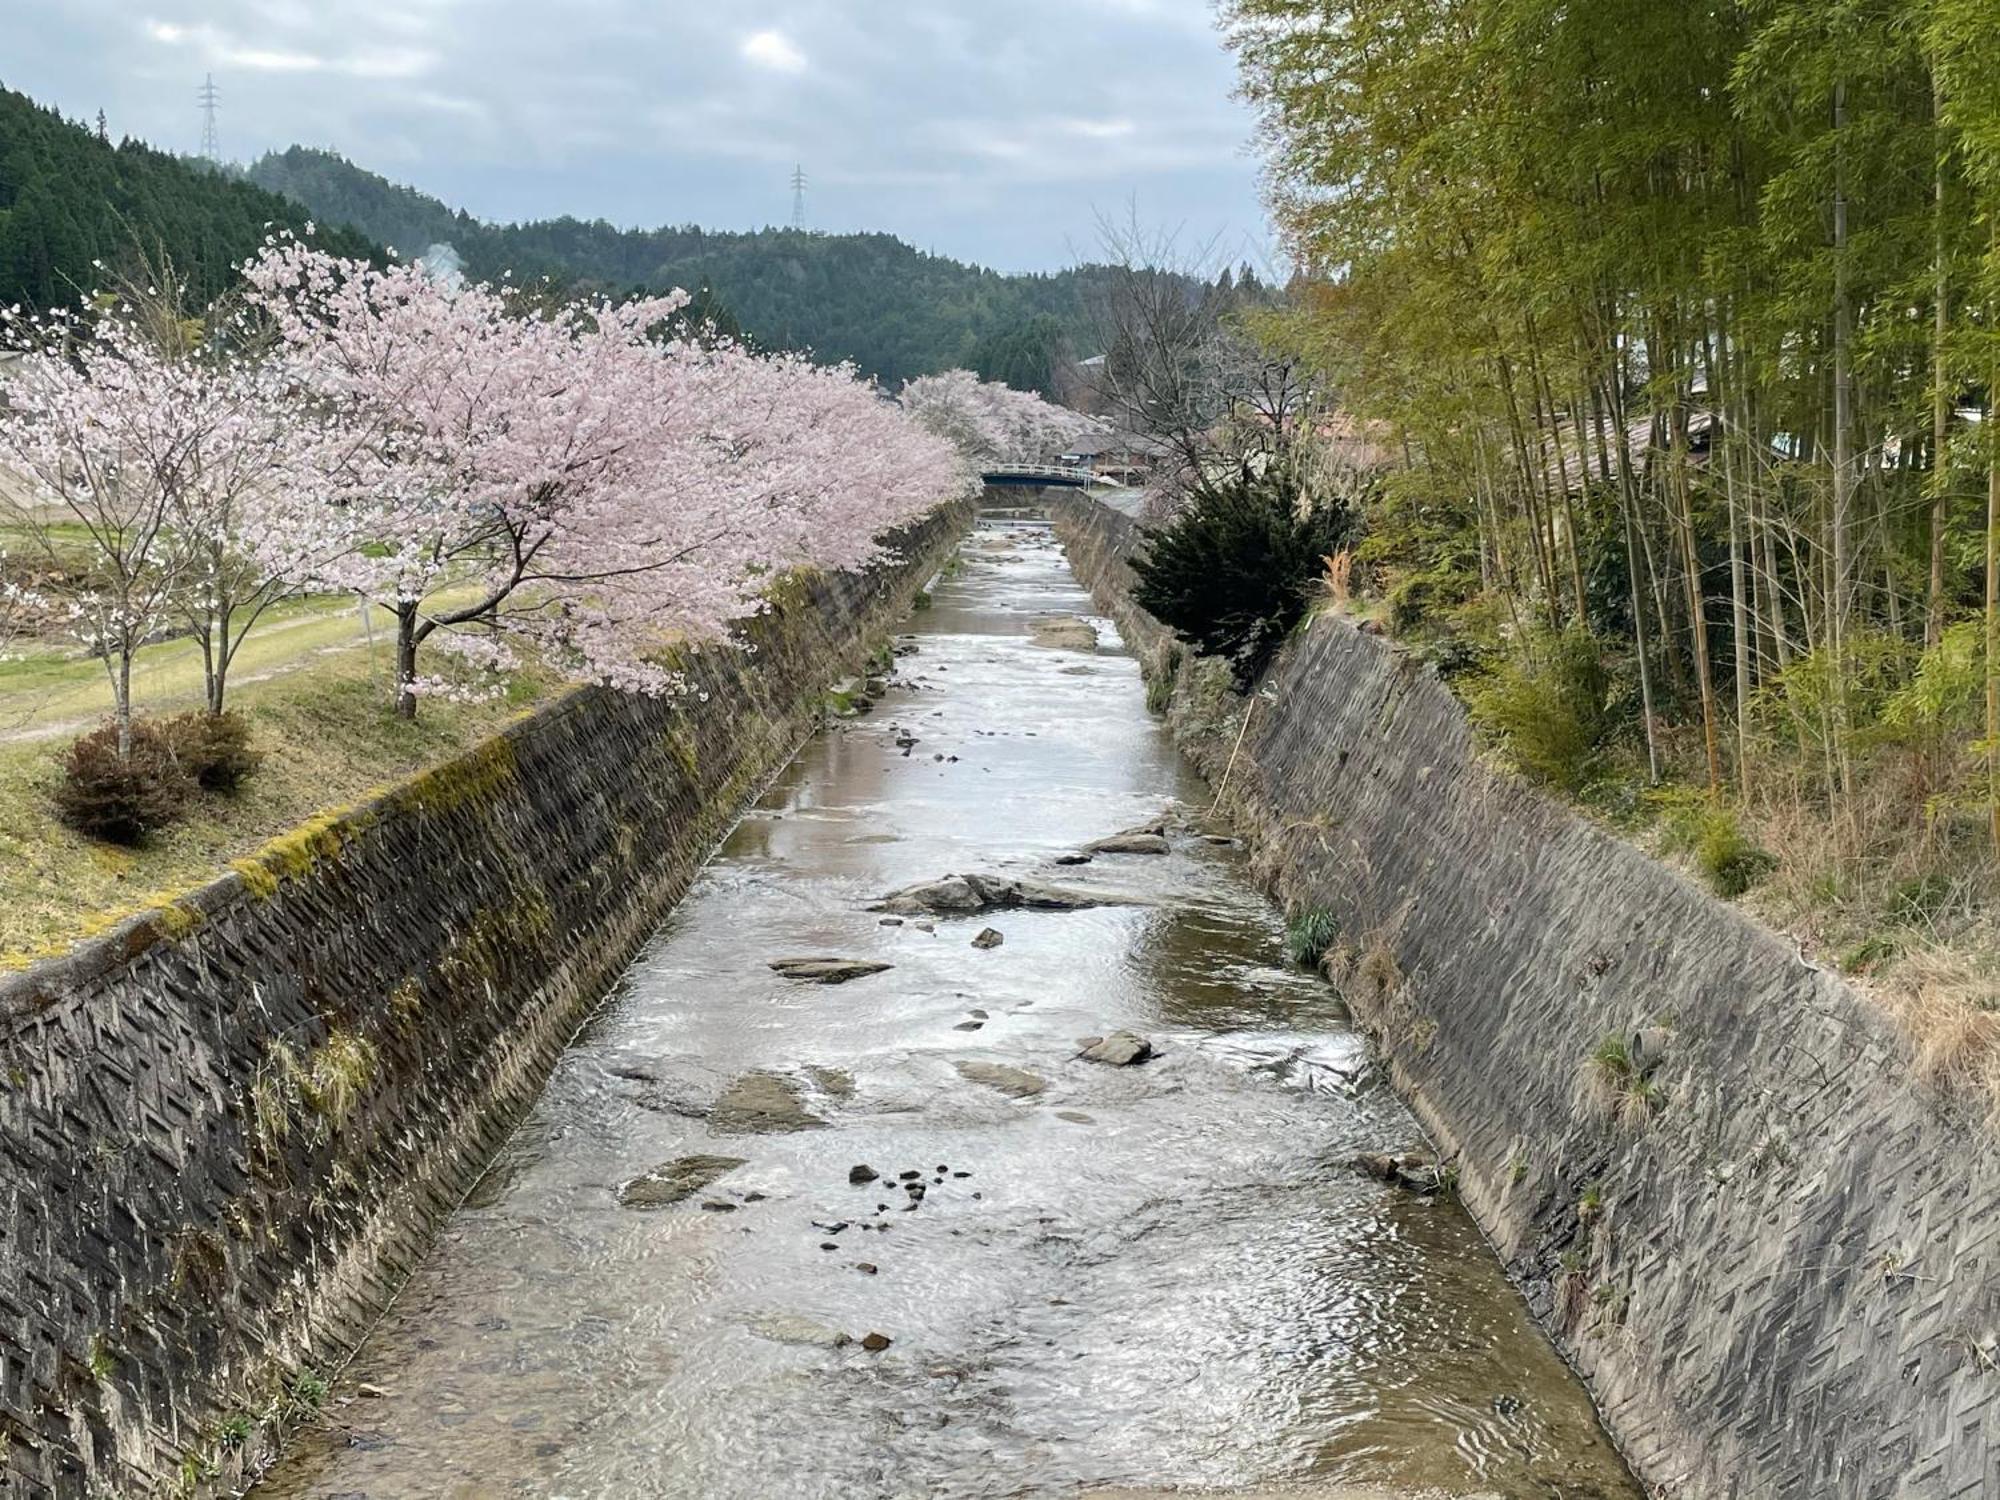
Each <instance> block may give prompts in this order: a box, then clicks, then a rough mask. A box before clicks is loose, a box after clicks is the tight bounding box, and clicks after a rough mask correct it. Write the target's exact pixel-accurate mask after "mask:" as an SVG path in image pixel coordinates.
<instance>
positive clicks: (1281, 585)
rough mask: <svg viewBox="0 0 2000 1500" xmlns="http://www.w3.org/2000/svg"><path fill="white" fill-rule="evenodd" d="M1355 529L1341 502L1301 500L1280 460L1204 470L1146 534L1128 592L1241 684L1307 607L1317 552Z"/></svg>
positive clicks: (1333, 548) (1319, 562)
mask: <svg viewBox="0 0 2000 1500" xmlns="http://www.w3.org/2000/svg"><path fill="white" fill-rule="evenodd" d="M1354 531H1355V520H1354V512H1353V511H1352V510H1351V509H1350V508H1349V507H1347V506H1346V505H1344V504H1343V505H1335V506H1320V507H1317V508H1306V507H1304V506H1303V505H1302V503H1301V500H1300V496H1299V490H1298V485H1297V482H1296V481H1295V479H1294V478H1293V476H1292V475H1291V474H1290V473H1289V472H1288V471H1287V470H1285V469H1284V468H1282V467H1279V468H1274V469H1273V470H1271V471H1270V472H1268V473H1264V474H1253V473H1250V472H1248V471H1247V470H1239V471H1237V472H1236V473H1234V474H1231V475H1229V476H1228V477H1226V478H1221V479H1207V480H1204V481H1203V482H1202V483H1201V485H1200V486H1199V487H1197V488H1196V490H1195V492H1194V494H1193V495H1192V496H1191V497H1190V498H1189V500H1188V502H1187V504H1186V505H1185V506H1183V507H1182V509H1181V511H1180V513H1179V514H1177V515H1176V516H1175V517H1174V519H1173V520H1172V521H1170V522H1168V523H1167V524H1166V525H1165V526H1163V527H1161V528H1159V529H1158V530H1155V531H1152V532H1149V533H1148V534H1147V538H1146V540H1147V547H1146V552H1145V554H1144V556H1142V557H1138V558H1135V559H1134V560H1133V563H1132V571H1133V572H1134V573H1135V574H1136V575H1137V578H1138V582H1137V583H1136V584H1135V585H1134V587H1133V590H1132V597H1133V599H1134V600H1135V601H1136V602H1137V603H1138V604H1139V605H1140V606H1141V607H1142V608H1144V609H1146V610H1148V611H1149V612H1150V613H1151V614H1152V615H1153V616H1154V617H1155V618H1157V619H1159V620H1161V621H1163V622H1164V623H1165V624H1167V625H1169V626H1171V627H1172V628H1173V631H1174V634H1176V635H1177V636H1179V637H1180V638H1181V639H1182V640H1184V641H1186V642H1187V643H1188V644H1189V645H1191V646H1193V647H1194V649H1195V650H1196V651H1198V652H1200V653H1201V654H1202V655H1204V656H1220V657H1222V658H1224V659H1225V660H1226V661H1228V663H1229V666H1230V670H1231V671H1232V672H1233V673H1234V675H1235V678H1236V685H1237V687H1238V688H1239V689H1240V690H1247V689H1248V688H1249V686H1250V684H1251V683H1253V682H1255V681H1256V680H1257V677H1258V675H1259V674H1260V673H1261V672H1262V671H1263V670H1264V668H1265V667H1266V666H1268V665H1269V664H1270V660H1271V658H1272V657H1273V656H1274V655H1276V654H1277V650H1278V647H1279V646H1281V645H1282V644H1284V640H1285V637H1286V635H1287V634H1289V633H1290V631H1291V629H1292V627H1293V626H1294V625H1296V624H1297V623H1298V622H1299V620H1300V618H1301V617H1302V616H1303V615H1304V614H1305V611H1306V605H1307V601H1308V596H1309V595H1310V593H1311V591H1312V589H1313V587H1314V582H1315V580H1316V579H1317V578H1319V576H1320V575H1321V573H1322V572H1323V570H1324V568H1325V566H1326V564H1325V559H1326V558H1327V557H1328V556H1329V555H1330V554H1332V553H1334V552H1337V551H1338V550H1339V549H1340V548H1341V547H1343V546H1346V545H1347V543H1348V542H1349V541H1350V540H1351V539H1352V537H1353V534H1354Z"/></svg>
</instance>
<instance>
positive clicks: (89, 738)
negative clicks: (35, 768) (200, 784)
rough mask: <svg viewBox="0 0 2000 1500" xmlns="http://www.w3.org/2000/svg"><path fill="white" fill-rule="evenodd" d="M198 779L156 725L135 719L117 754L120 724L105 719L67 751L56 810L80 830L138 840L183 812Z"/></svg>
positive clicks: (103, 836) (120, 839)
mask: <svg viewBox="0 0 2000 1500" xmlns="http://www.w3.org/2000/svg"><path fill="white" fill-rule="evenodd" d="M193 793H194V780H193V778H192V777H190V776H189V775H188V773H187V772H186V771H185V770H183V769H182V768H181V765H180V762H179V761H178V760H176V759H175V758H174V752H173V747H172V746H171V745H170V744H169V743H168V741H167V737H166V735H164V734H163V733H161V732H160V729H159V727H158V726H157V725H154V724H150V723H148V722H147V721H146V720H144V719H135V720H133V722H132V749H131V752H130V753H129V754H128V755H125V756H122V757H121V756H120V755H119V754H118V726H117V725H116V724H115V723H105V724H103V725H101V726H100V727H98V728H96V729H93V730H91V732H90V733H89V734H86V735H84V736H82V737H81V738H80V739H78V740H77V741H76V742H75V743H73V744H72V745H71V746H70V747H69V749H68V750H67V751H66V752H64V754H63V778H62V780H61V781H60V782H58V783H57V784H56V791H55V800H56V811H57V812H58V813H59V814H60V815H61V817H62V820H63V821H64V822H65V823H67V824H69V826H70V827H72V828H74V829H75V830H76V831H77V832H78V833H81V834H85V835H87V836H89V837H91V838H94V839H103V840H105V841H106V842H108V843H113V844H139V843H143V842H144V841H145V839H146V836H147V835H148V834H150V833H153V832H154V831H156V830H158V829H160V828H164V827H165V826H166V825H167V824H169V823H171V822H173V820H174V819H175V818H177V817H179V816H180V813H181V810H182V809H183V808H185V807H186V806H187V803H188V798H189V797H190V796H192V795H193Z"/></svg>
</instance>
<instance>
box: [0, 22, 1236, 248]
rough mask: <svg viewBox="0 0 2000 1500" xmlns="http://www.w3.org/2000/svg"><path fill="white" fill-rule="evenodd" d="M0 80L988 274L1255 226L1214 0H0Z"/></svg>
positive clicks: (568, 209) (144, 124)
mask: <svg viewBox="0 0 2000 1500" xmlns="http://www.w3.org/2000/svg"><path fill="white" fill-rule="evenodd" d="M0 28H4V29H5V31H6V33H7V34H8V35H9V36H10V38H13V39H18V44H17V42H10V47H9V53H10V57H9V59H8V71H7V74H6V76H4V77H0V82H5V83H6V84H7V85H8V86H10V87H13V88H19V89H24V90H26V91H27V92H29V93H31V94H33V95H35V96H36V97H37V98H39V99H42V100H43V101H44V102H49V103H53V104H56V105H57V106H59V107H60V108H62V109H63V110H65V111H66V112H67V113H69V114H71V115H72V116H77V117H89V116H93V115H94V114H95V113H96V111H97V110H98V109H99V108H100V107H101V108H103V109H104V110H105V111H106V113H107V114H108V115H109V116H110V119H111V124H112V128H113V129H114V131H118V132H129V133H131V134H135V135H139V136H143V137H145V138H146V139H148V140H151V141H153V142H154V143H155V144H158V145H161V146H166V147H169V148H174V149H182V150H186V149H191V148H192V147H193V145H194V144H195V142H196V140H197V139H198V136H199V131H200V122H199V119H198V118H197V115H196V112H195V108H194V89H195V86H196V85H197V84H198V83H199V82H200V80H201V77H202V75H203V74H204V73H205V72H213V73H214V74H215V77H216V83H217V86H218V87H219V88H220V89H221V91H222V98H223V105H222V109H223V114H222V137H223V143H224V146H225V149H226V150H227V151H228V152H229V153H230V154H231V155H234V156H236V157H239V158H248V157H251V156H254V155H256V154H257V153H259V152H261V151H263V150H265V149H269V148H273V147H283V146H285V145H289V144H291V143H292V142H294V141H298V142H302V143H304V144H308V145H319V146H327V147H331V148H333V149H336V150H339V151H341V152H343V153H344V154H346V155H348V156H351V157H353V158H354V159H355V160H356V161H358V162H360V163H362V164H363V165H365V166H369V167H372V168H374V169H376V170H378V171H381V172H384V173H385V174H387V175H390V176H392V177H396V178H398V179H401V180H406V181H409V182H412V183H413V184H415V185H416V186H418V187H420V188H422V189H424V190H426V191H428V192H433V193H436V194H437V195H438V196H440V197H442V198H444V199H446V200H447V201H449V202H452V203H454V204H459V205H462V206H464V207H466V208H469V209H470V210H472V211H473V212H475V213H479V214H482V215H485V216H488V217H493V218H502V219H518V218H529V217H540V216H545V215H551V214H558V213H574V214H577V215H579V216H584V217H603V218H607V219H611V220H613V221H614V222H618V223H625V224H653V223H661V222H673V223H682V222H699V223H703V224H708V225H712V226H715V227H719V228H746V227H754V226H757V225H761V224H766V223H773V222H783V221H784V220H785V219H786V218H787V217H788V215H789V212H790V206H791V205H790V193H789V189H788V186H787V178H788V174H789V172H790V169H791V166H792V164H793V163H794V162H795V161H796V162H802V163H803V164H804V166H805V169H806V172H807V175H808V177H809V179H810V181H811V184H812V186H811V187H810V189H809V200H808V217H809V219H810V220H811V222H812V223H813V224H814V225H815V227H819V228H824V229H829V230H850V229H881V230H887V231H889V232H892V233H896V234H900V235H902V236H903V237H904V238H906V239H909V240H911V241H913V242H914V243H916V244H918V245H920V246H923V247H925V248H931V249H937V250H940V251H944V252H947V253H950V254H953V255H958V256H961V257H964V258H967V259H974V260H980V261H983V262H986V263H988V264H993V265H998V266H1001V267H1003V268H1008V269H1017V268H1048V267H1053V266H1058V265H1061V264H1064V263H1065V262H1066V261H1068V260H1069V259H1070V258H1071V256H1072V253H1073V251H1072V247H1073V246H1074V245H1076V244H1077V243H1078V242H1079V241H1083V242H1088V241H1089V239H1090V237H1091V233H1092V230H1091V225H1092V222H1093V218H1094V215H1095V213H1096V212H1097V211H1099V210H1107V209H1109V210H1116V211H1121V212H1122V211H1123V207H1124V205H1126V204H1127V203H1128V202H1131V203H1136V205H1137V208H1138V210H1139V212H1140V214H1141V215H1142V217H1144V218H1147V219H1149V220H1154V221H1158V222H1163V223H1168V224H1177V223H1186V224H1187V225H1188V227H1189V229H1190V230H1191V231H1192V232H1194V233H1196V234H1198V236H1199V237H1201V238H1203V239H1206V238H1207V237H1208V236H1209V235H1211V234H1219V235H1220V236H1221V238H1222V239H1223V240H1224V242H1226V243H1232V244H1234V243H1240V242H1243V241H1245V240H1246V239H1247V240H1249V241H1252V242H1256V241H1260V240H1261V237H1262V216H1261V213H1260V211H1259V207H1258V203H1257V197H1256V171H1255V166H1254V164H1253V163H1252V161H1251V160H1250V159H1249V158H1248V156H1247V155H1246V153H1245V151H1244V143H1245V142H1246V141H1247V140H1248V138H1249V136H1250V133H1251V122H1250V119H1249V116H1248V113H1247V111H1246V110H1245V109H1244V107H1243V106H1242V105H1241V104H1239V103H1238V102H1236V101H1235V100H1234V99H1233V98H1232V97H1231V95H1230V90H1231V87H1232V84H1233V77H1232V72H1231V63H1230V60H1229V58H1228V56H1227V55H1226V54H1225V53H1224V51H1223V49H1222V47H1221V45H1220V42H1219V41H1218V39H1217V37H1216V34H1215V31H1214V28H1213V23H1212V18H1211V14H1210V8H1209V0H1013V3H1008V4H1005V5H1001V4H995V3H991V0H821V3H816V4H804V3H786V0H739V3H734V4H731V5H728V6H716V5H713V4H707V3H702V4H695V3H689V0H667V3H660V0H566V3H564V4H561V5H549V4H546V3H537V4H528V3H526V0H315V3H308V0H137V3H136V4H134V3H128V0H66V3H65V4H64V5H63V6H62V7H61V9H60V12H59V17H52V16H51V15H50V14H49V8H48V7H47V5H46V0H0Z"/></svg>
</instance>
